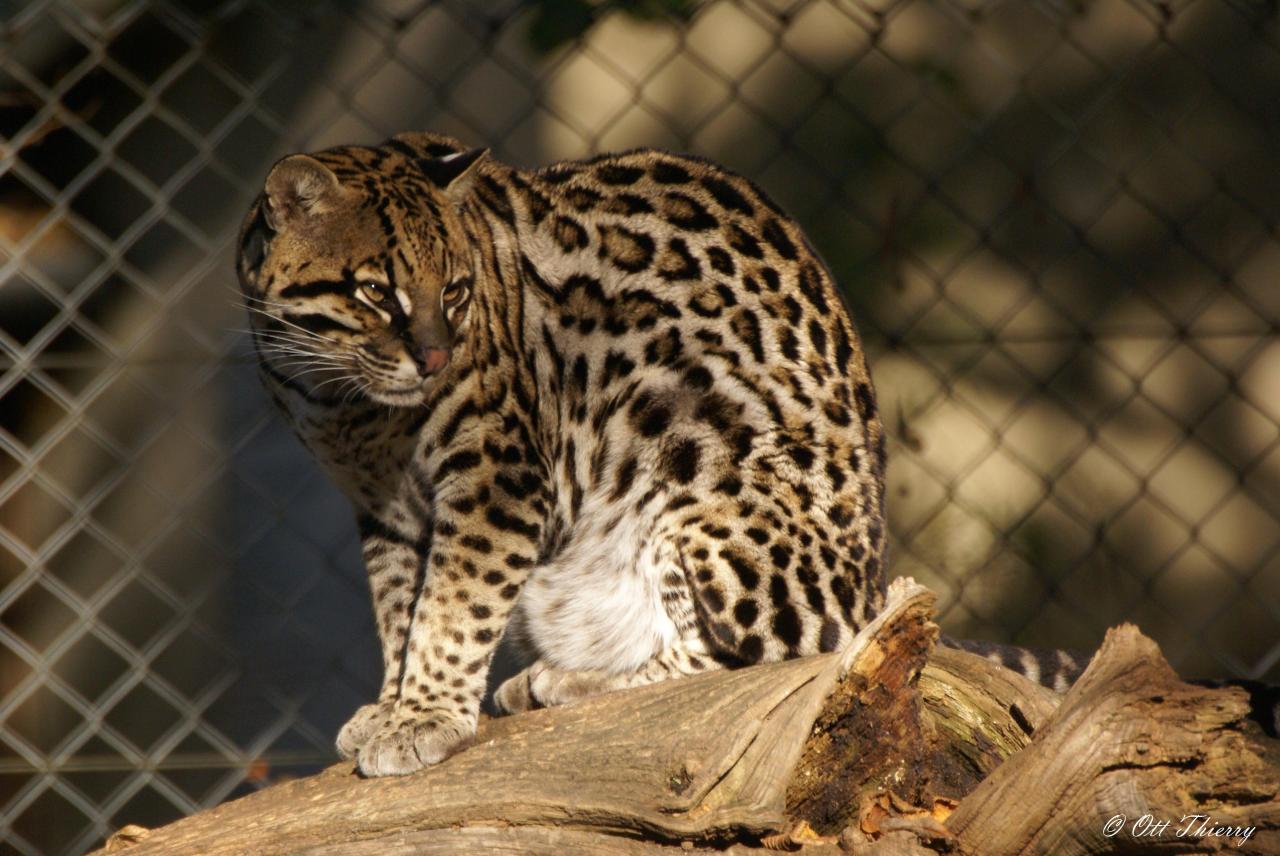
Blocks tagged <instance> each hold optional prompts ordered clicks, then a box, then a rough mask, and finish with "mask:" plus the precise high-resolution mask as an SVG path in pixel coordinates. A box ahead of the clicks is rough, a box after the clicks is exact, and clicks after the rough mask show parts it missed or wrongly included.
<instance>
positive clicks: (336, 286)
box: [280, 279, 351, 298]
mask: <svg viewBox="0 0 1280 856" xmlns="http://www.w3.org/2000/svg"><path fill="white" fill-rule="evenodd" d="M350 290H351V286H350V285H349V284H348V283H346V282H343V281H342V280H337V279H317V280H313V281H311V282H295V283H291V284H290V285H286V286H285V287H284V288H282V289H280V296H281V297H293V298H308V297H322V296H324V295H326V294H341V295H345V294H347V293H349V292H350Z"/></svg>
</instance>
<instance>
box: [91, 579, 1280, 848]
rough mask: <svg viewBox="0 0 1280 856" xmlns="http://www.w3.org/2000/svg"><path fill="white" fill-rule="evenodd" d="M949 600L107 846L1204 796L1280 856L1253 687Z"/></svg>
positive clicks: (962, 820)
mask: <svg viewBox="0 0 1280 856" xmlns="http://www.w3.org/2000/svg"><path fill="white" fill-rule="evenodd" d="M933 609H934V598H933V595H932V594H931V593H930V592H929V591H928V590H926V589H924V588H923V587H921V586H919V585H917V584H916V583H914V582H912V581H910V580H898V581H895V583H894V584H893V585H892V586H891V587H890V593H889V599H888V605H887V607H886V609H885V611H884V613H883V614H882V615H881V616H879V617H878V618H877V619H876V621H875V622H873V623H872V624H871V625H870V626H868V627H867V628H866V629H865V630H864V631H863V632H862V633H860V634H859V635H858V637H857V639H855V640H854V641H853V642H852V643H851V644H850V645H849V646H848V647H847V648H846V649H845V650H843V651H841V652H838V653H836V654H831V655H824V656H818V657H808V658H803V659H800V660H793V661H789V662H785V663H775V664H769V665H763V666H758V667H753V668H749V669H740V670H735V671H727V672H719V673H714V674H709V675H702V676H698V677H693V678H687V679H682V680H677V681H670V682H667V683H663V684H658V685H654V686H650V687H643V688H639V689H635V690H628V691H624V692H618V693H611V694H608V695H604V696H600V697H598V698H595V699H590V700H588V701H585V702H582V703H580V704H576V705H572V706H568V707H563V708H555V709H551V710H541V711H534V712H531V713H527V714H522V715H520V716H515V717H507V718H504V719H496V720H488V721H486V722H484V723H482V725H481V728H480V730H479V733H478V735H477V738H476V740H475V742H474V743H473V744H472V745H471V746H470V747H469V748H467V749H466V750H465V751H463V752H460V753H458V754H457V755H455V756H453V757H452V758H450V759H449V760H448V761H446V762H444V763H443V764H441V765H439V766H437V767H433V768H431V769H429V770H425V771H423V772H421V773H418V774H416V775H413V776H407V777H403V778H391V779H362V778H360V777H358V776H357V775H356V774H355V773H354V771H353V768H352V765H351V764H339V765H336V766H334V767H331V768H330V769H328V770H326V771H324V772H322V773H320V774H318V775H316V776H311V777H309V778H306V779H300V780H296V781H291V782H285V783H282V784H279V785H276V786H274V787H271V788H268V789H266V790H264V791H261V792H258V793H256V794H252V795H250V796H247V797H244V798H242V799H239V800H235V801H233V802H229V803H225V804H223V805H221V806H218V807H216V808H213V809H209V810H207V811H203V812H200V813H198V814H196V815H193V816H191V817H189V818H186V819H184V820H180V821H178V822H176V823H173V824H170V825H169V826H166V827H163V828H160V829H156V830H151V831H146V830H138V829H137V828H134V829H132V830H131V831H130V832H129V833H128V834H125V835H121V836H119V837H117V838H115V839H113V840H112V841H110V842H108V846H107V848H105V849H104V851H99V852H113V853H115V852H125V853H127V854H128V856H150V854H167V853H174V854H178V853H183V854H185V853H201V854H208V856H222V854H249V853H252V854H286V853H288V854H299V853H305V854H316V856H318V854H326V855H327V854H364V853H368V854H374V853H377V854H398V853H404V854H408V853H427V854H430V853H442V854H443V853H450V854H454V853H522V854H524V853H531V854H542V853H545V854H575V853H582V854H587V853H591V854H625V855H626V856H635V854H661V853H677V852H695V853H696V852H700V851H705V852H713V851H714V852H718V853H758V852H763V851H765V850H770V849H783V850H798V849H803V850H804V852H805V853H806V854H812V856H822V854H824V853H831V854H835V853H865V854H870V856H889V854H927V853H934V854H936V853H939V852H942V853H958V854H982V856H989V854H1003V853H1010V854H1012V853H1110V852H1117V853H1119V852H1124V853H1129V852H1148V851H1140V850H1137V849H1135V848H1139V847H1144V846H1147V845H1148V844H1150V845H1151V846H1152V847H1153V849H1151V850H1150V851H1149V852H1152V853H1157V852H1202V851H1198V850H1192V851H1177V850H1176V849H1173V850H1171V847H1173V848H1176V845H1178V844H1183V845H1185V844H1187V843H1188V842H1189V841H1191V839H1187V838H1185V837H1184V838H1182V839H1175V838H1174V837H1173V832H1172V828H1170V829H1169V830H1167V835H1166V836H1165V837H1163V838H1162V837H1161V836H1157V835H1147V836H1143V835H1137V834H1132V835H1130V834H1127V833H1125V832H1124V831H1123V830H1120V831H1116V832H1111V831H1109V830H1110V827H1108V826H1107V825H1106V824H1107V823H1109V822H1112V821H1111V818H1112V817H1113V816H1115V815H1117V814H1122V815H1124V816H1125V817H1126V818H1128V817H1129V816H1130V815H1131V814H1132V813H1134V812H1138V811H1140V810H1141V811H1143V812H1145V813H1147V814H1149V815H1151V816H1152V817H1155V818H1157V819H1162V818H1165V817H1169V818H1171V819H1173V820H1177V819H1178V817H1180V816H1181V815H1180V814H1178V815H1175V814H1174V813H1176V812H1182V813H1186V812H1188V811H1191V810H1192V809H1195V810H1200V811H1201V813H1204V814H1208V815H1210V816H1212V817H1215V818H1221V819H1222V820H1223V822H1224V823H1229V824H1237V825H1247V826H1252V827H1253V830H1254V831H1253V833H1252V834H1251V835H1249V836H1248V837H1247V838H1246V839H1245V840H1244V841H1243V842H1242V843H1243V848H1242V852H1258V853H1262V852H1271V853H1280V840H1278V839H1277V838H1276V836H1277V835H1280V801H1278V800H1280V769H1278V768H1277V763H1276V757H1277V754H1280V753H1278V752H1277V750H1276V747H1275V745H1274V744H1275V742H1276V741H1268V740H1266V739H1265V738H1263V737H1262V736H1261V735H1260V734H1259V733H1257V732H1256V730H1250V728H1249V726H1247V725H1245V723H1244V717H1245V715H1246V713H1247V701H1246V700H1245V699H1244V698H1243V696H1244V694H1243V693H1241V692H1239V691H1235V690H1205V689H1199V688H1196V687H1191V686H1189V685H1186V684H1183V683H1181V682H1180V681H1178V680H1177V678H1176V676H1174V675H1173V673H1172V671H1171V670H1169V669H1168V666H1167V665H1165V664H1164V661H1163V660H1161V659H1160V657H1159V652H1158V651H1157V650H1156V649H1155V646H1154V644H1153V643H1150V642H1149V640H1146V639H1145V638H1144V637H1142V636H1141V635H1140V634H1139V633H1137V631H1136V630H1134V629H1133V628H1124V629H1121V630H1119V631H1113V633H1112V634H1110V635H1109V636H1108V640H1107V643H1106V644H1104V645H1103V648H1102V649H1101V650H1100V651H1099V654H1098V655H1097V657H1095V659H1094V661H1093V663H1091V664H1090V667H1089V669H1088V670H1087V671H1086V673H1085V675H1084V677H1082V679H1081V680H1080V682H1079V683H1078V684H1077V685H1076V686H1075V687H1074V688H1073V689H1072V690H1071V692H1070V693H1068V694H1067V695H1066V696H1065V698H1062V699H1060V698H1059V697H1058V696H1057V695H1055V694H1054V693H1052V692H1050V691H1048V690H1046V689H1044V688H1042V687H1039V686H1037V685H1035V684H1032V683H1031V682H1029V681H1027V680H1025V679H1024V678H1022V677H1021V676H1019V675H1016V674H1014V673H1012V672H1009V671H1007V670H1005V669H1003V668H1001V667H1000V666H998V665H995V664H993V663H990V662H988V661H986V660H983V659H981V658H978V657H974V656H972V655H969V654H965V653H963V652H959V651H953V650H950V649H945V648H934V643H935V641H936V638H937V627H936V625H935V624H934V623H933V620H932V619H933ZM1268 752H1270V753H1271V754H1270V755H1269V756H1268V754H1267V753H1268ZM1162 759H1163V760H1162ZM1233 783H1234V784H1233ZM1033 790H1034V791H1035V793H1036V794H1046V795H1047V796H1044V795H1040V796H1037V795H1033V793H1032V791H1033ZM1132 816H1133V817H1134V818H1137V817H1139V816H1140V814H1132ZM1205 840H1208V841H1210V842H1213V841H1219V842H1220V841H1225V840H1226V838H1225V837H1221V836H1220V837H1217V838H1204V837H1202V838H1200V839H1196V840H1195V841H1196V843H1197V846H1204V847H1206V848H1208V847H1210V846H1211V845H1209V844H1201V843H1199V842H1203V841H1205ZM1258 846H1263V847H1272V849H1271V850H1257V849H1254V850H1250V849H1249V848H1256V847H1258ZM1071 848H1074V849H1071ZM1156 848H1158V849H1156ZM1203 852H1210V850H1208V849H1205V850H1204V851H1203Z"/></svg>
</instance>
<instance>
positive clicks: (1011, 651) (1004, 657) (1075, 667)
mask: <svg viewBox="0 0 1280 856" xmlns="http://www.w3.org/2000/svg"><path fill="white" fill-rule="evenodd" d="M942 644H943V645H946V646H947V647H948V648H956V649H958V650H960V651H968V652H969V653H970V654H977V655H978V656H979V657H985V658H986V659H988V660H990V661H991V662H993V663H998V664H1000V665H1001V666H1004V667H1005V668H1006V669H1011V670H1013V671H1015V672H1017V673H1018V674H1020V675H1022V676H1024V677H1026V678H1029V679H1030V680H1033V681H1035V682H1036V683H1038V684H1040V685H1042V686H1046V687H1048V688H1049V689H1051V690H1053V691H1054V692H1059V693H1062V692H1066V691H1067V689H1068V688H1069V687H1070V686H1071V685H1072V684H1073V683H1075V680H1076V678H1078V677H1080V673H1081V672H1083V671H1084V667H1085V666H1086V665H1088V663H1089V656H1088V655H1086V654H1082V653H1080V652H1077V651H1059V650H1056V649H1053V648H1020V647H1018V646H1017V645H1000V644H998V643H995V642H979V641H978V640H976V639H953V638H952V637H950V636H947V635H945V634H944V635H943V637H942Z"/></svg>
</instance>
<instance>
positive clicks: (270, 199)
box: [264, 155, 342, 231]
mask: <svg viewBox="0 0 1280 856" xmlns="http://www.w3.org/2000/svg"><path fill="white" fill-rule="evenodd" d="M266 194H267V199H266V209H265V212H264V213H265V214H266V218H267V223H268V225H270V226H271V228H272V229H274V230H275V231H279V230H281V229H282V228H284V227H286V226H288V225H291V224H295V223H298V222H300V221H301V220H302V219H304V218H306V217H309V216H312V215H315V214H323V213H324V212H326V211H331V210H333V209H334V208H336V207H337V204H338V201H339V199H340V197H341V195H342V186H341V185H339V184H338V177H337V176H336V175H334V174H333V172H332V171H331V170H330V169H329V168H328V167H327V166H325V165H324V164H322V163H320V161H318V160H316V159H315V158H313V157H309V156H307V155H289V156H288V157H286V158H284V159H283V160H281V161H279V162H278V163H276V165H275V166H273V167H272V168H271V172H270V174H269V175H267V183H266Z"/></svg>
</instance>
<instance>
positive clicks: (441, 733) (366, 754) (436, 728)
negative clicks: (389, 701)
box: [356, 710, 476, 776]
mask: <svg viewBox="0 0 1280 856" xmlns="http://www.w3.org/2000/svg"><path fill="white" fill-rule="evenodd" d="M475 733H476V723H475V720H474V719H469V718H467V717H465V716H464V715H463V714H461V713H454V712H450V711H443V710H434V711H425V712H423V713H417V714H412V713H409V712H400V713H397V715H396V716H395V717H394V718H393V719H392V720H391V721H390V722H388V723H386V724H384V725H383V726H381V727H380V728H379V729H378V730H377V731H376V732H374V734H373V735H372V736H371V737H369V739H368V740H366V741H365V743H364V745H363V746H361V747H360V749H359V750H358V751H357V753H356V765H357V767H359V769H360V772H361V773H363V774H364V775H366V776H404V775H407V774H409V773H415V772H417V771H418V770H421V769H424V768H426V767H430V766H431V765H432V764H438V763H440V762H441V761H443V760H444V759H445V758H447V757H449V756H450V755H452V754H453V753H455V752H457V751H459V750H460V749H462V748H463V747H464V746H466V745H467V743H468V742H469V741H470V740H471V738H472V737H473V736H475Z"/></svg>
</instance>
